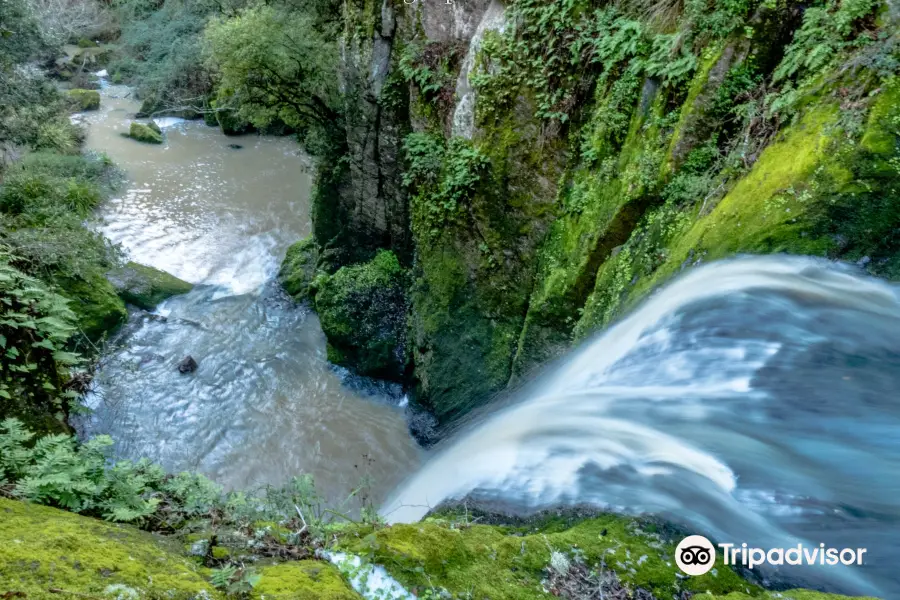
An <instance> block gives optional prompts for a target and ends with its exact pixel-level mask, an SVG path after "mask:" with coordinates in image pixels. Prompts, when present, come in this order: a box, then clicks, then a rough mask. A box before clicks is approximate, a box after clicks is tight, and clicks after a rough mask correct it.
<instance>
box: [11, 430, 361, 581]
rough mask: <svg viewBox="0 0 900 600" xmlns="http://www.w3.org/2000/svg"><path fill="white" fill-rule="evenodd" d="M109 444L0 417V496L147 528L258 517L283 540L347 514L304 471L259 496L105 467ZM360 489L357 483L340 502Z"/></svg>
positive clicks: (137, 465)
mask: <svg viewBox="0 0 900 600" xmlns="http://www.w3.org/2000/svg"><path fill="white" fill-rule="evenodd" d="M112 445H113V441H112V439H111V438H109V436H102V435H101V436H97V437H95V438H92V439H90V440H88V441H87V442H84V443H82V444H79V443H78V442H77V441H76V439H75V438H73V437H71V436H68V435H48V436H44V437H41V438H38V439H36V440H35V437H34V434H33V433H31V432H30V431H29V430H28V429H27V428H26V427H25V426H24V425H23V424H22V423H21V422H20V421H18V420H16V419H6V420H4V421H2V422H0V494H6V495H11V496H13V497H17V498H21V499H23V500H28V501H30V502H37V503H40V504H46V505H49V506H55V507H57V508H62V509H66V510H70V511H73V512H77V513H81V514H86V515H90V516H95V517H102V518H104V519H107V520H109V521H117V522H125V523H134V524H136V525H140V526H141V527H144V528H145V529H149V530H153V531H174V530H177V529H179V528H181V527H183V526H185V524H188V523H193V522H195V521H204V520H207V521H213V522H214V523H215V524H217V525H230V526H232V527H234V528H246V527H250V526H251V525H252V524H253V523H257V522H260V521H265V522H279V523H284V522H291V523H293V524H295V525H296V527H293V528H292V529H293V530H294V531H297V532H298V533H294V534H292V535H291V536H290V539H288V540H286V541H285V543H288V544H298V543H300V538H301V537H303V538H304V539H307V538H309V537H310V536H311V537H312V538H314V539H322V538H324V537H327V533H328V529H329V527H330V523H332V522H333V521H334V519H335V518H342V519H348V518H349V517H347V516H346V515H344V514H342V513H341V512H339V510H336V509H335V508H329V507H328V506H327V503H326V501H325V499H324V498H322V497H321V496H320V495H319V494H318V492H317V491H316V487H315V483H314V481H313V478H312V476H310V475H302V476H300V477H294V478H293V479H291V481H290V482H289V483H287V484H286V485H284V486H283V487H280V488H274V487H269V488H266V489H265V490H264V493H263V494H261V495H253V494H247V493H243V492H233V493H229V494H227V495H226V494H223V491H222V488H221V487H220V486H218V485H216V484H215V483H213V482H212V481H210V480H209V479H207V478H205V477H203V476H202V475H198V474H196V473H179V474H177V475H170V474H168V473H166V472H165V471H164V470H163V469H162V468H161V467H160V466H159V465H155V464H153V463H151V462H150V461H149V460H146V459H142V460H139V461H137V462H132V461H128V460H124V461H119V462H116V463H115V464H112V465H110V464H109V460H108V457H109V451H110V448H111V447H112ZM361 490H362V491H364V490H365V487H364V486H361V487H360V488H359V489H358V490H355V491H354V492H353V493H351V494H350V496H349V497H348V499H347V501H349V500H351V499H352V498H354V497H356V495H357V492H360V491H361ZM345 504H346V502H345ZM363 505H364V506H363V517H364V518H369V519H375V518H377V516H375V515H374V512H373V511H372V510H371V507H367V506H365V501H363ZM221 576H222V577H223V582H225V583H224V584H223V587H224V588H226V589H238V588H240V587H242V586H243V587H246V586H247V585H251V586H252V581H253V576H252V574H251V573H248V572H246V571H235V572H233V573H227V572H226V573H222V574H221ZM233 586H236V587H233Z"/></svg>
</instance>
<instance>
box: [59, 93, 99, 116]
mask: <svg viewBox="0 0 900 600" xmlns="http://www.w3.org/2000/svg"><path fill="white" fill-rule="evenodd" d="M66 97H67V98H68V100H69V105H70V106H71V108H72V110H74V111H75V112H83V111H86V110H97V109H99V108H100V92H98V91H97V90H81V89H75V90H69V91H67V92H66Z"/></svg>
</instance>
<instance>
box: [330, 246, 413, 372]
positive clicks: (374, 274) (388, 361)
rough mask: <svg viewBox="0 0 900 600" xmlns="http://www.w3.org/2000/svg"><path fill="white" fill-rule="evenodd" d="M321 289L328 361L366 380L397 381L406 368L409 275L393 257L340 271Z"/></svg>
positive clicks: (381, 253) (386, 255) (383, 252)
mask: <svg viewBox="0 0 900 600" xmlns="http://www.w3.org/2000/svg"><path fill="white" fill-rule="evenodd" d="M318 281H320V282H321V283H317V285H318V290H317V293H316V310H317V312H318V313H319V320H320V321H321V323H322V330H323V331H324V332H325V336H326V337H327V338H328V343H329V353H328V354H329V359H337V361H338V362H339V364H342V365H345V366H348V367H351V368H353V369H355V370H357V371H358V372H360V373H363V374H366V375H378V376H382V377H389V378H393V379H399V378H401V377H402V375H403V372H404V370H405V366H406V344H405V340H406V309H407V302H406V292H405V290H406V275H405V272H404V270H403V268H402V267H401V266H400V262H399V261H398V260H397V257H396V256H395V255H394V253H393V252H390V251H387V250H381V251H379V252H378V254H377V255H376V256H375V258H373V259H372V260H371V261H369V262H367V263H362V264H358V265H353V266H347V267H341V268H340V269H338V271H337V272H336V273H335V274H334V275H332V276H330V277H325V278H322V279H320V280H318Z"/></svg>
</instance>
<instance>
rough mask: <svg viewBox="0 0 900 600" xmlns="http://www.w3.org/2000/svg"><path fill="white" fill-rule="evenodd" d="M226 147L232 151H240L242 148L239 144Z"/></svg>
mask: <svg viewBox="0 0 900 600" xmlns="http://www.w3.org/2000/svg"><path fill="white" fill-rule="evenodd" d="M228 147H229V148H231V149H232V150H240V149H241V148H243V146H241V145H240V144H228Z"/></svg>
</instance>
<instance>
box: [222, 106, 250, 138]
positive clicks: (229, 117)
mask: <svg viewBox="0 0 900 600" xmlns="http://www.w3.org/2000/svg"><path fill="white" fill-rule="evenodd" d="M216 120H217V121H218V122H219V127H221V128H222V133H224V134H225V135H241V134H243V133H248V132H250V131H253V126H252V125H250V123H248V122H247V121H245V120H243V119H241V118H238V117H237V115H235V114H234V111H230V110H220V111H218V112H216Z"/></svg>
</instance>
